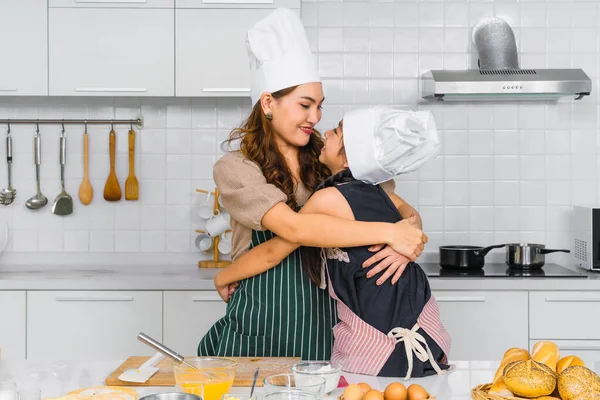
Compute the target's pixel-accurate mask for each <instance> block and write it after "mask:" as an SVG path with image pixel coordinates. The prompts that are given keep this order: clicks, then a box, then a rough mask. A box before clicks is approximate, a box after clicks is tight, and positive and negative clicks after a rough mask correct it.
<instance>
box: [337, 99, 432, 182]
mask: <svg viewBox="0 0 600 400" xmlns="http://www.w3.org/2000/svg"><path fill="white" fill-rule="evenodd" d="M343 131H344V147H345V149H346V158H347V160H348V166H349V168H350V171H351V172H352V175H353V176H354V178H356V179H358V180H360V181H363V182H366V183H370V184H379V183H381V182H385V181H387V180H390V179H392V178H394V177H395V176H397V175H400V174H405V173H407V172H412V171H415V170H417V169H418V168H420V167H421V166H422V165H423V164H425V162H427V161H429V160H430V159H432V158H435V157H436V156H437V154H438V152H439V139H438V135H437V130H436V126H435V120H434V118H433V114H432V113H431V111H410V110H409V111H405V110H398V109H394V108H389V107H372V108H367V109H360V110H356V111H351V112H349V113H347V114H346V115H344V127H343Z"/></svg>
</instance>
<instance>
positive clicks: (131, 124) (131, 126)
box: [129, 121, 133, 131]
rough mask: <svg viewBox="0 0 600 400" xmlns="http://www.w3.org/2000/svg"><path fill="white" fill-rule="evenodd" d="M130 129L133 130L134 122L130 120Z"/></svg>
mask: <svg viewBox="0 0 600 400" xmlns="http://www.w3.org/2000/svg"><path fill="white" fill-rule="evenodd" d="M129 130H130V131H132V130H133V122H131V121H129Z"/></svg>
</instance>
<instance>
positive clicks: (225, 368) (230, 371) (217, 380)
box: [173, 357, 237, 400]
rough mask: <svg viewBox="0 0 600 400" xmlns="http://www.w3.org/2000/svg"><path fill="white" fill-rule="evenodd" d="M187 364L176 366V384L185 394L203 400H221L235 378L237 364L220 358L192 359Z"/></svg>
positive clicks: (174, 369)
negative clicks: (196, 396) (193, 395)
mask: <svg viewBox="0 0 600 400" xmlns="http://www.w3.org/2000/svg"><path fill="white" fill-rule="evenodd" d="M185 361H186V362H188V363H190V364H191V365H193V366H194V367H195V368H196V369H194V368H192V367H190V366H188V365H185V364H183V363H182V364H174V365H173V372H174V374H175V384H176V387H177V389H178V390H180V391H182V392H184V393H190V394H195V395H198V396H200V397H202V399H203V400H221V398H222V397H223V395H224V394H225V393H227V392H228V391H229V389H230V388H231V386H232V385H233V380H234V378H235V369H236V367H237V362H236V361H234V360H231V359H228V358H220V357H190V358H186V359H185Z"/></svg>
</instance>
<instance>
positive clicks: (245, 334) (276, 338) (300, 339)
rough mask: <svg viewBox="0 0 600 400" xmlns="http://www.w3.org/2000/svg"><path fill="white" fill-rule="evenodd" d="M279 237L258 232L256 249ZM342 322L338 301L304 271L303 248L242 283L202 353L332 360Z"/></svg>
mask: <svg viewBox="0 0 600 400" xmlns="http://www.w3.org/2000/svg"><path fill="white" fill-rule="evenodd" d="M273 237H274V235H273V233H272V232H270V231H264V232H261V231H253V232H252V243H251V245H250V248H253V247H255V246H258V245H259V244H260V243H263V242H265V241H267V240H269V239H271V238H273ZM336 323H337V311H336V305H335V301H333V300H332V299H331V297H329V294H328V292H327V290H322V289H319V288H318V287H317V286H316V285H315V284H314V283H312V282H311V281H310V279H309V278H308V276H307V275H306V274H305V273H304V271H303V270H302V259H301V255H300V249H298V250H296V251H294V252H293V253H292V254H290V255H289V256H288V257H287V258H285V259H284V260H283V261H282V262H281V263H280V264H279V265H277V266H276V267H274V268H271V269H270V270H268V271H266V272H264V273H262V274H260V275H257V276H255V277H252V278H249V279H245V280H243V281H241V282H239V286H238V287H237V288H236V290H235V293H234V294H233V296H232V297H231V299H230V300H229V303H227V311H226V313H225V316H224V317H223V318H221V319H220V320H219V321H217V322H216V323H215V324H214V325H213V326H212V328H210V330H209V331H208V333H207V334H206V335H205V336H204V337H203V338H202V340H201V341H200V344H199V345H198V355H199V356H222V357H301V358H302V359H303V360H329V358H330V356H331V348H332V344H333V331H332V329H333V326H334V325H335V324H336Z"/></svg>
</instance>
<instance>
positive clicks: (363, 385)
mask: <svg viewBox="0 0 600 400" xmlns="http://www.w3.org/2000/svg"><path fill="white" fill-rule="evenodd" d="M358 386H360V388H361V389H362V391H363V393H367V392H368V391H369V390H371V389H373V388H372V387H371V385H369V384H368V383H364V382H361V383H359V384H358Z"/></svg>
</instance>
